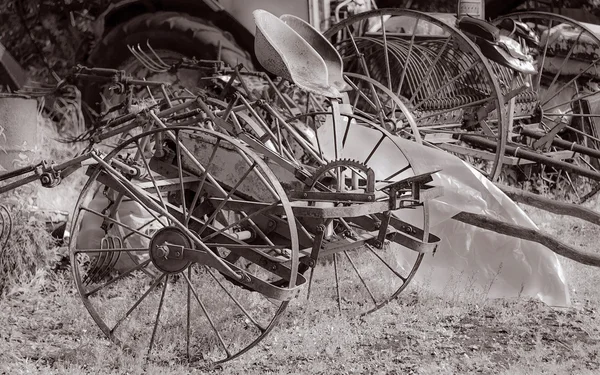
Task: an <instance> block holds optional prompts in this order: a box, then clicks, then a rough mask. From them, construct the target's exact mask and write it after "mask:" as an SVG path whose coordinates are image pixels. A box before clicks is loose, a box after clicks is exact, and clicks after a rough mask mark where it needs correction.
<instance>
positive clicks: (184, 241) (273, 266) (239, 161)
mask: <svg viewBox="0 0 600 375" xmlns="http://www.w3.org/2000/svg"><path fill="white" fill-rule="evenodd" d="M256 17H257V27H258V30H259V32H260V35H259V36H260V38H259V39H257V48H258V49H259V51H260V53H259V55H260V56H262V57H261V58H262V60H261V61H262V62H263V64H264V65H265V67H266V68H267V69H269V70H271V72H272V73H275V74H278V75H280V76H282V77H283V78H284V79H285V80H287V81H288V82H289V83H292V84H293V85H294V86H295V87H297V88H298V89H299V90H300V91H301V92H302V93H303V95H305V96H304V97H305V99H306V100H307V103H309V101H310V103H313V104H310V105H306V106H305V109H306V110H305V111H304V113H298V112H296V111H294V110H293V109H292V108H291V103H289V102H288V101H287V100H286V99H285V97H284V95H283V94H282V93H281V91H279V90H277V87H276V86H274V85H271V86H270V87H265V90H266V91H268V90H269V88H270V89H273V90H274V92H275V93H278V94H276V98H277V100H273V101H268V100H265V99H257V98H254V97H253V96H252V95H245V94H243V93H241V92H240V91H239V90H238V89H237V88H236V87H234V84H233V82H232V81H231V80H229V81H228V80H227V79H226V77H225V76H223V75H220V76H214V77H212V81H213V83H214V85H213V84H211V85H209V86H208V87H207V89H206V90H203V91H202V92H201V93H200V94H199V95H197V94H196V95H190V94H189V93H188V94H186V93H183V94H181V95H180V94H170V93H169V90H168V87H166V86H164V85H163V86H161V85H159V84H156V83H155V82H144V81H134V80H132V79H130V78H129V77H127V76H123V75H120V74H119V72H115V71H109V70H103V69H88V68H83V67H80V68H79V70H78V72H77V74H78V75H79V77H80V78H85V79H94V80H105V81H107V82H112V83H113V84H116V85H117V86H119V87H120V89H121V92H127V91H128V88H130V87H144V86H145V87H146V88H149V90H148V95H149V96H152V97H153V96H154V95H153V90H152V89H150V88H151V87H154V89H155V90H157V91H158V92H161V93H163V94H165V95H164V97H163V98H162V99H161V100H157V101H155V102H153V103H152V104H149V105H147V106H146V107H145V108H141V109H139V110H138V111H137V112H133V113H127V114H122V115H117V116H116V117H113V118H112V119H110V120H104V121H103V122H101V123H99V126H98V127H97V128H96V129H94V130H92V131H91V132H90V134H87V135H85V136H84V137H82V139H83V138H86V139H89V140H90V141H91V142H92V143H95V144H97V145H98V146H97V147H95V148H93V149H92V150H91V151H90V152H87V153H85V154H83V155H81V156H79V157H77V158H76V159H74V160H71V161H68V162H66V163H62V164H59V165H51V164H46V163H41V164H39V165H34V166H31V167H27V168H24V169H21V170H18V171H15V172H11V173H8V174H6V175H4V176H2V180H3V181H8V180H11V179H13V178H15V177H20V179H19V180H17V181H13V182H11V183H9V184H7V185H5V186H3V187H2V188H1V189H0V192H6V191H8V190H11V189H13V188H15V187H17V186H20V185H21V184H24V183H28V182H31V181H33V180H37V179H39V180H40V181H41V182H42V184H43V185H44V186H46V187H52V186H56V185H57V184H58V183H59V182H60V181H61V179H62V178H63V177H65V176H66V175H68V174H69V173H70V172H72V169H73V168H76V167H80V166H82V165H87V174H88V175H89V180H88V181H87V183H86V184H85V186H84V187H83V191H82V193H81V196H80V198H79V201H78V203H77V206H76V209H75V212H74V214H73V217H72V226H71V233H72V237H71V239H70V244H69V248H70V253H71V265H72V268H73V274H74V278H75V282H76V285H77V288H78V290H79V293H80V294H81V297H82V299H83V302H84V305H85V307H86V308H87V309H88V311H89V312H90V314H91V316H92V318H93V319H94V321H95V322H96V323H97V324H98V326H99V327H100V328H101V330H102V331H103V332H104V333H105V334H106V335H107V336H108V337H109V338H110V339H111V340H113V341H115V342H117V343H119V344H121V345H123V346H124V347H126V348H128V349H131V350H132V351H134V352H136V353H137V352H141V353H143V354H150V355H156V353H160V355H163V354H166V355H170V356H178V357H180V356H187V357H188V358H190V359H207V360H213V361H224V360H229V359H232V358H235V357H236V356H238V355H240V354H242V353H244V352H245V351H247V350H248V349H249V348H251V347H253V346H254V345H256V344H257V343H258V342H259V341H260V340H261V339H262V338H263V337H265V335H267V334H268V333H269V332H270V331H271V329H272V328H273V327H274V326H275V324H276V323H277V322H278V321H279V320H280V319H281V318H282V316H283V312H284V311H285V309H286V307H287V306H288V304H289V302H290V300H292V299H293V298H294V297H296V296H297V295H298V293H299V291H300V290H301V289H302V287H303V286H304V285H305V284H306V283H307V281H306V278H305V276H304V274H305V273H306V272H307V271H308V270H310V271H311V272H310V275H311V278H312V272H313V271H314V270H315V269H317V265H319V263H322V262H323V260H322V259H328V262H330V264H332V265H333V272H332V273H331V276H332V277H331V278H330V281H329V285H328V288H327V289H330V290H331V292H332V295H333V297H334V298H333V299H332V300H333V301H336V302H337V308H338V309H340V310H343V311H355V312H357V313H367V312H370V311H374V310H377V309H379V308H380V307H382V306H384V305H385V304H387V303H388V302H389V301H391V300H392V299H393V298H395V297H396V296H397V295H398V294H399V293H400V292H401V291H402V290H404V288H406V286H407V285H408V283H409V282H410V280H411V279H412V277H413V276H414V274H415V272H416V271H417V269H418V268H419V265H420V263H421V261H422V259H423V256H424V254H426V253H430V252H433V251H435V249H436V245H437V242H438V241H439V239H438V238H437V237H435V236H434V235H433V234H431V233H429V216H428V208H427V207H428V205H427V202H428V200H430V199H432V198H434V197H436V196H438V195H439V194H440V192H439V191H438V190H437V189H436V188H435V187H433V186H431V185H430V182H431V181H432V174H434V173H435V172H436V171H435V170H417V168H416V167H415V166H414V165H413V163H412V161H411V160H410V155H407V154H405V153H404V152H403V150H402V149H401V148H400V147H399V145H398V144H397V143H396V141H395V140H394V138H393V137H392V136H391V135H390V134H389V133H388V132H387V131H386V130H385V128H384V127H383V126H379V125H377V122H378V121H379V119H378V114H377V113H374V112H373V113H371V112H369V111H356V113H355V112H354V108H353V106H352V105H350V104H349V103H348V99H347V95H346V94H343V93H342V92H341V91H340V90H341V89H345V87H342V85H343V81H342V80H337V79H336V78H337V77H339V78H341V75H342V66H341V60H340V58H339V55H337V53H336V52H335V50H334V49H333V48H332V47H331V46H330V45H329V44H327V43H326V41H325V40H324V39H322V37H320V35H319V34H318V33H317V34H307V35H306V38H312V37H319V38H321V42H322V44H321V45H318V46H316V48H313V47H312V46H311V43H309V42H307V40H306V39H305V38H303V37H300V36H299V35H298V34H297V33H295V32H294V31H293V29H292V26H289V25H288V24H292V25H293V27H294V28H296V29H299V28H302V27H306V29H305V31H306V32H314V31H313V30H312V29H310V27H309V26H307V25H306V24H304V23H302V21H300V20H298V19H295V18H288V19H285V22H284V21H282V20H280V19H279V18H276V17H274V16H272V15H271V14H270V13H267V12H260V13H257V15H256ZM312 42H314V40H313V41H312ZM288 46H294V48H289V47H288ZM299 49H301V51H299ZM298 52H301V53H302V55H303V56H304V58H303V59H297V57H298V56H297V55H294V56H292V55H291V54H297V53H298ZM142 58H143V57H142ZM319 63H320V65H318V64H319ZM216 65H218V64H216ZM309 66H310V69H311V70H310V73H311V74H310V75H308V74H306V72H307V71H308V70H307V67H309ZM229 71H230V73H229V74H231V75H232V76H233V75H235V74H242V73H240V72H239V70H237V69H229ZM221 73H227V72H226V71H224V72H221ZM218 82H222V83H223V85H222V87H221V88H219V87H217V86H218ZM126 97H127V98H129V99H127V100H131V98H132V96H131V95H126ZM311 97H312V99H311ZM282 99H283V101H282ZM283 103H286V104H285V105H284V104H283ZM399 104H400V103H399ZM280 105H282V106H283V109H282V108H280ZM315 107H318V108H315ZM119 108H120V109H121V110H123V109H126V108H127V105H120V106H117V107H116V109H115V108H113V109H111V111H113V112H115V113H116V112H118V109H119ZM317 118H318V119H319V121H320V124H319V126H318V129H316V128H314V126H316V125H315V123H316V121H317V120H316V119H317ZM300 125H304V126H309V127H310V126H311V125H312V126H313V129H314V130H315V132H314V133H313V134H314V136H315V138H314V139H309V138H307V137H306V136H305V135H304V133H303V130H302V129H303V128H302V127H301V126H300ZM365 134H377V138H376V139H377V141H376V142H374V143H373V144H365V143H364V142H363V143H361V147H360V149H361V151H360V152H355V151H352V152H350V151H349V150H348V149H352V148H351V147H349V146H351V145H357V144H358V142H360V141H361V140H362V139H364V136H365ZM106 142H111V143H115V144H116V146H115V147H114V148H112V147H111V148H110V149H109V150H108V151H106V152H104V153H102V152H101V149H102V148H103V146H102V145H103V144H105V143H106ZM390 157H391V158H393V160H394V161H395V162H394V163H393V164H389V163H388V164H387V165H386V166H385V167H381V161H382V160H387V159H388V158H390ZM23 176H25V177H23ZM389 242H394V243H396V244H397V245H395V246H388V245H387V244H388V243H389ZM317 272H318V271H317ZM377 279H385V280H386V287H385V288H373V287H372V286H371V285H372V283H373V281H374V280H377ZM309 288H310V286H309ZM334 306H335V304H334Z"/></svg>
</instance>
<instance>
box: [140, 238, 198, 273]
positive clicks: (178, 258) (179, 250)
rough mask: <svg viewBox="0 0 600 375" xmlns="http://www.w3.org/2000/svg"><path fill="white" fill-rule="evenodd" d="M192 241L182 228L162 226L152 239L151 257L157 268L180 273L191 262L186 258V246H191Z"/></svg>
mask: <svg viewBox="0 0 600 375" xmlns="http://www.w3.org/2000/svg"><path fill="white" fill-rule="evenodd" d="M191 247H192V241H191V240H190V239H189V238H188V236H187V235H185V233H183V232H182V231H181V229H179V228H176V227H166V228H162V229H160V230H159V231H157V232H156V233H155V234H154V237H152V240H151V241H150V259H151V260H152V263H153V264H154V266H155V267H156V268H158V269H159V270H161V271H163V272H167V273H179V272H181V271H183V270H184V269H186V268H187V266H188V265H189V264H190V262H189V261H188V260H186V259H185V258H184V256H183V255H184V254H183V252H184V248H188V249H189V248H191Z"/></svg>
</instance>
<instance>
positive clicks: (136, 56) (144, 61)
mask: <svg viewBox="0 0 600 375" xmlns="http://www.w3.org/2000/svg"><path fill="white" fill-rule="evenodd" d="M127 48H128V49H129V52H131V54H132V55H133V57H135V58H136V60H137V61H139V62H140V63H141V64H142V65H143V66H144V67H145V68H146V69H148V70H150V71H152V72H155V73H160V71H157V70H156V68H154V67H153V66H152V65H150V64H148V62H147V61H146V59H145V58H144V57H143V56H141V55H140V53H139V52H137V51H136V50H135V47H131V46H129V45H128V46H127Z"/></svg>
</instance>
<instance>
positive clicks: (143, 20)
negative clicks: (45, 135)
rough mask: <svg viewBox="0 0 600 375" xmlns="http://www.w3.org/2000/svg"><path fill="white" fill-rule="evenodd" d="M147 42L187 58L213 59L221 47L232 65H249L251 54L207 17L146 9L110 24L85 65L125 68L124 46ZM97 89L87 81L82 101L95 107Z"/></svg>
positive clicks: (127, 53) (128, 55) (126, 54)
mask: <svg viewBox="0 0 600 375" xmlns="http://www.w3.org/2000/svg"><path fill="white" fill-rule="evenodd" d="M147 42H149V43H150V46H151V47H152V48H153V49H154V50H156V51H159V50H160V51H168V52H173V53H174V54H176V55H179V56H181V57H188V58H192V57H195V58H197V59H206V60H216V59H217V58H218V57H219V51H220V59H221V60H222V61H224V62H225V63H226V64H228V65H230V66H232V67H233V66H236V65H238V64H240V63H241V64H244V66H246V67H248V68H249V69H252V63H251V57H250V54H249V53H247V52H246V51H244V50H243V49H242V48H241V47H239V46H238V45H237V44H236V43H235V41H234V39H233V36H232V35H231V34H229V33H228V32H226V31H223V30H221V29H219V28H217V27H215V26H214V25H212V24H211V23H210V22H208V21H206V20H203V19H201V18H196V17H192V16H190V15H187V14H184V13H177V12H156V13H146V14H142V15H139V16H137V17H135V18H133V19H131V20H129V21H127V22H125V23H123V24H122V25H120V26H117V27H115V28H113V29H112V30H111V31H110V32H109V33H108V34H107V35H106V36H105V37H104V38H103V39H102V40H101V41H99V42H98V44H97V45H96V46H95V47H94V48H93V50H92V52H91V53H90V57H89V59H88V65H89V66H94V67H101V68H112V69H123V70H128V69H124V68H125V66H126V65H127V64H131V62H132V61H133V59H134V57H133V55H132V54H131V52H130V51H129V49H128V48H127V46H137V45H138V44H139V45H140V46H142V47H145V46H146V43H147ZM134 63H135V62H134ZM140 65H141V64H140ZM128 73H130V74H131V73H132V72H128ZM134 76H135V74H134ZM137 78H142V77H137ZM144 78H147V79H148V80H151V79H152V78H151V77H144ZM100 90H101V87H100V85H98V84H91V83H90V84H87V85H86V87H85V88H84V92H83V99H84V101H85V102H86V103H87V104H89V105H90V106H91V107H92V108H93V109H96V110H97V109H99V106H100V104H99V101H100Z"/></svg>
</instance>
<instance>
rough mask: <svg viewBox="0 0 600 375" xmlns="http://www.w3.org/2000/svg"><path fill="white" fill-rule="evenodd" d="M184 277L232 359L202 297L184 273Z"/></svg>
mask: <svg viewBox="0 0 600 375" xmlns="http://www.w3.org/2000/svg"><path fill="white" fill-rule="evenodd" d="M183 277H184V278H185V282H186V283H187V285H188V286H189V288H190V289H191V290H192V294H193V295H194V298H195V299H196V302H198V305H200V308H201V309H202V312H203V313H204V316H205V317H206V319H207V320H208V322H209V324H210V326H211V328H212V330H213V331H214V333H215V335H216V337H217V339H218V340H219V343H220V344H221V346H222V347H223V350H225V353H226V354H227V358H229V357H231V353H230V352H229V350H228V349H227V345H226V344H225V342H224V341H223V337H221V333H220V332H219V330H218V329H217V327H216V326H215V323H214V321H213V318H212V316H211V315H210V314H209V313H208V310H207V309H206V306H204V303H203V302H202V300H201V299H200V296H198V292H196V288H194V286H193V285H192V282H191V280H190V279H189V278H188V277H187V275H186V274H185V273H184V274H183Z"/></svg>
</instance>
